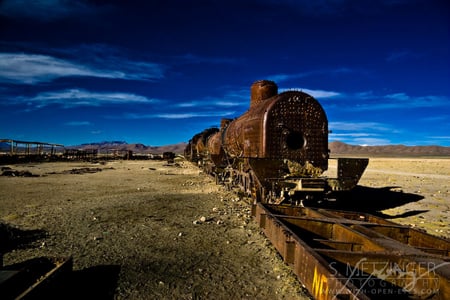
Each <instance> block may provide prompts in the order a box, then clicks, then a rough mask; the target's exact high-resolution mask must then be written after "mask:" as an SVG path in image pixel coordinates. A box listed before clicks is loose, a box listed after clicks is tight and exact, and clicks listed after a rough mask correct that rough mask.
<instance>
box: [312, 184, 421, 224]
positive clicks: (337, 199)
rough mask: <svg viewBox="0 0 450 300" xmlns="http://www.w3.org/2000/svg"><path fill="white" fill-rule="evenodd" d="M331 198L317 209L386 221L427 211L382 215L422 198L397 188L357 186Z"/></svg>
mask: <svg viewBox="0 0 450 300" xmlns="http://www.w3.org/2000/svg"><path fill="white" fill-rule="evenodd" d="M331 198H334V199H333V200H328V201H323V202H321V203H319V205H318V207H321V208H329V209H337V210H349V211H356V212H362V213H370V214H373V215H376V216H380V217H383V218H386V219H396V218H404V217H409V216H413V215H418V214H421V213H424V212H427V210H413V211H408V212H405V213H402V214H399V215H395V216H390V215H386V214H383V213H382V211H383V210H385V209H390V208H395V207H398V206H402V205H405V204H408V203H412V202H417V201H419V200H422V199H423V198H424V197H423V196H421V195H418V194H412V193H404V192H402V191H400V187H398V186H386V187H381V188H371V187H365V186H357V187H356V188H354V189H353V190H351V191H348V192H341V193H339V194H336V195H333V197H331Z"/></svg>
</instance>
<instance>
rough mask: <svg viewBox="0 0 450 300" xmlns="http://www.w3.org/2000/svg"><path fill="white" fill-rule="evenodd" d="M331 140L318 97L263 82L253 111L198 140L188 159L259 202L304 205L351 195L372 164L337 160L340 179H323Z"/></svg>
mask: <svg viewBox="0 0 450 300" xmlns="http://www.w3.org/2000/svg"><path fill="white" fill-rule="evenodd" d="M328 134H329V131H328V119H327V116H326V114H325V111H324V109H323V107H322V106H321V105H320V103H319V102H318V101H317V100H316V99H314V97H312V96H311V95H308V94H306V93H304V92H301V91H286V92H283V93H278V86H277V85H276V83H275V82H273V81H269V80H260V81H256V82H255V83H253V85H252V86H251V97H250V108H249V109H248V111H247V112H245V113H244V114H243V115H241V116H240V117H238V118H236V119H223V120H222V121H221V126H220V129H217V128H210V129H206V130H204V131H203V132H201V133H199V134H197V135H195V136H194V137H193V138H192V139H191V140H190V141H189V143H188V145H187V147H186V149H185V156H186V158H187V159H188V160H190V161H194V162H197V163H198V164H199V165H201V166H202V167H203V168H204V169H205V170H206V171H207V172H208V173H211V174H214V175H215V176H216V179H217V181H218V182H221V183H224V184H226V185H227V186H229V187H239V188H240V189H241V190H242V192H244V193H246V194H248V195H250V196H251V197H252V198H253V199H254V200H255V202H266V203H276V204H280V203H283V202H284V203H286V202H288V203H291V204H297V205H302V204H303V201H305V200H311V199H316V200H320V199H322V198H323V197H325V196H326V195H327V194H329V193H330V192H333V191H344V190H350V189H352V188H353V187H355V186H356V184H357V183H358V181H359V179H360V177H361V175H362V173H363V172H364V170H365V168H366V166H367V164H368V159H365V158H338V162H337V169H338V170H337V176H336V178H328V177H324V176H323V173H324V172H325V171H326V170H327V169H328V160H329V150H328Z"/></svg>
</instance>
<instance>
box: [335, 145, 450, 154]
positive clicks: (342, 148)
mask: <svg viewBox="0 0 450 300" xmlns="http://www.w3.org/2000/svg"><path fill="white" fill-rule="evenodd" d="M328 148H329V149H330V154H331V155H332V156H333V155H342V154H349V155H358V156H362V155H365V156H398V157H408V156H450V147H443V146H405V145H386V146H355V145H349V144H345V143H342V142H331V143H329V144H328Z"/></svg>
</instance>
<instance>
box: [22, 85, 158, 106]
mask: <svg viewBox="0 0 450 300" xmlns="http://www.w3.org/2000/svg"><path fill="white" fill-rule="evenodd" d="M156 101H157V100H155V99H148V98H146V97H144V96H140V95H135V94H129V93H114V92H90V91H87V90H83V89H69V90H62V91H54V92H43V93H40V94H38V95H37V96H35V97H18V98H16V99H14V101H13V102H15V103H18V102H21V103H27V104H28V105H29V106H32V107H35V108H42V107H45V106H49V105H52V104H57V105H62V106H63V107H64V108H71V107H78V106H101V105H107V104H124V103H127V104H129V103H140V104H146V103H153V102H156Z"/></svg>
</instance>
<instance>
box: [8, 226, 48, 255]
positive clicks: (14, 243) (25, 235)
mask: <svg viewBox="0 0 450 300" xmlns="http://www.w3.org/2000/svg"><path fill="white" fill-rule="evenodd" d="M46 236H47V232H45V231H44V230H40V229H35V230H22V229H19V228H17V227H13V226H10V225H8V224H5V223H0V254H4V253H6V252H10V251H12V250H15V249H23V248H29V247H34V246H35V242H36V241H37V240H39V239H42V238H44V237H46Z"/></svg>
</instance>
